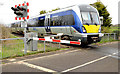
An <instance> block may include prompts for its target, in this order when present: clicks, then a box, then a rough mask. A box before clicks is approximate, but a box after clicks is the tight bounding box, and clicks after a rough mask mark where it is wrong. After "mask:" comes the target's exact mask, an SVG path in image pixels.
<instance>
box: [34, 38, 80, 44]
mask: <svg viewBox="0 0 120 74" xmlns="http://www.w3.org/2000/svg"><path fill="white" fill-rule="evenodd" d="M33 40H40V41H48V42H57V43H66V44H77V45H80V44H81V42H80V41H69V40H58V39H50V37H45V38H33Z"/></svg>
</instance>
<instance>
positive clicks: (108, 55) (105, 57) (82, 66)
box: [62, 52, 118, 73]
mask: <svg viewBox="0 0 120 74" xmlns="http://www.w3.org/2000/svg"><path fill="white" fill-rule="evenodd" d="M117 53H118V52H117ZM117 53H113V54H112V55H115V54H117ZM112 55H107V56H104V57H101V58H98V59H96V60H93V61H90V62H87V63H84V64H82V65H79V66H76V67H73V68H70V69H66V70H64V71H62V73H64V72H68V71H71V70H75V69H78V68H81V67H84V66H86V65H89V64H92V63H95V62H98V61H100V60H103V59H105V58H108V57H110V56H112Z"/></svg>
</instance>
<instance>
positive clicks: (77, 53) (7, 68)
mask: <svg viewBox="0 0 120 74" xmlns="http://www.w3.org/2000/svg"><path fill="white" fill-rule="evenodd" d="M73 48H74V50H68V51H64V52H60V53H54V54H51V55H45V56H37V57H34V58H29V59H28V58H25V59H24V58H23V59H22V60H19V61H17V62H12V63H9V64H3V65H2V71H3V72H48V73H51V72H60V73H65V72H118V62H119V55H118V53H119V50H118V42H113V43H108V44H103V45H99V46H97V45H92V46H88V47H84V48H82V47H78V46H77V47H73Z"/></svg>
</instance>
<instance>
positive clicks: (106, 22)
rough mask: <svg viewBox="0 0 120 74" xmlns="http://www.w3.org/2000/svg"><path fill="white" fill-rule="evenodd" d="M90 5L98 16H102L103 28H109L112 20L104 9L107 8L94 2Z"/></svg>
mask: <svg viewBox="0 0 120 74" xmlns="http://www.w3.org/2000/svg"><path fill="white" fill-rule="evenodd" d="M91 5H92V6H94V7H95V8H96V9H97V10H98V12H99V15H100V16H103V26H105V27H110V26H111V25H112V24H111V22H112V18H111V17H110V13H109V12H108V11H107V9H106V8H107V6H104V4H102V3H101V2H96V3H94V4H91Z"/></svg>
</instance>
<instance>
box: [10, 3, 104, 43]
mask: <svg viewBox="0 0 120 74" xmlns="http://www.w3.org/2000/svg"><path fill="white" fill-rule="evenodd" d="M11 27H12V32H18V33H23V30H24V28H21V27H20V22H17V23H13V24H12V25H11ZM27 30H28V31H29V32H37V33H38V34H39V36H41V37H42V36H43V37H44V36H45V35H46V34H58V33H63V35H62V36H61V38H62V39H65V40H74V41H81V44H83V45H85V44H91V43H96V42H100V40H101V38H102V36H103V34H102V33H101V23H100V17H99V13H98V11H97V9H96V8H94V7H93V6H91V5H86V4H82V5H73V6H69V7H66V8H62V9H60V10H57V11H53V12H49V13H45V14H42V15H39V16H35V17H32V18H31V19H29V20H28V22H27Z"/></svg>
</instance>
